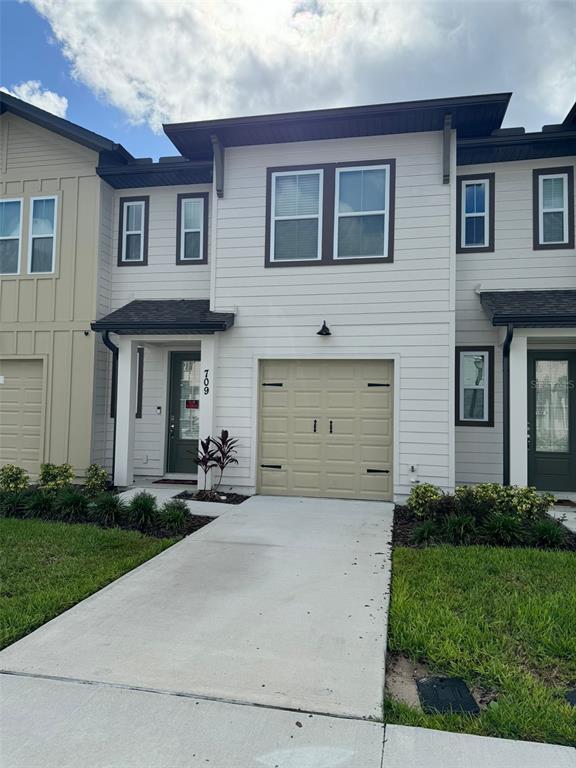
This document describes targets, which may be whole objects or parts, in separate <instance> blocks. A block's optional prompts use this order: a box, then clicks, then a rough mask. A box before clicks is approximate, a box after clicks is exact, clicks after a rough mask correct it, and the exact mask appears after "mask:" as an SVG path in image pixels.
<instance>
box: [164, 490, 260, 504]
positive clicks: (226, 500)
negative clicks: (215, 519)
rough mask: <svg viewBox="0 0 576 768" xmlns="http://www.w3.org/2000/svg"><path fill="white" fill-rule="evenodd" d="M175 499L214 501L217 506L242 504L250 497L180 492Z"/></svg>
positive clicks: (209, 492)
mask: <svg viewBox="0 0 576 768" xmlns="http://www.w3.org/2000/svg"><path fill="white" fill-rule="evenodd" d="M175 498H176V499H186V501H216V502H218V503H219V504H242V502H243V501H246V499H249V498H250V496H243V495H242V494H241V493H223V492H222V491H197V492H196V493H192V491H182V493H179V494H178V495H177V496H175Z"/></svg>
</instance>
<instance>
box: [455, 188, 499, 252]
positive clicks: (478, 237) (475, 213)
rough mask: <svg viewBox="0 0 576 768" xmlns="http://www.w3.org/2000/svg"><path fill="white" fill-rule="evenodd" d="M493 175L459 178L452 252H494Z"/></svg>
mask: <svg viewBox="0 0 576 768" xmlns="http://www.w3.org/2000/svg"><path fill="white" fill-rule="evenodd" d="M494 178H495V176H494V174H493V173H488V174H485V175H484V176H459V177H458V184H457V233H456V237H457V242H456V252H457V253H465V252H467V251H471V252H474V253H477V252H481V253H482V252H487V251H493V250H494Z"/></svg>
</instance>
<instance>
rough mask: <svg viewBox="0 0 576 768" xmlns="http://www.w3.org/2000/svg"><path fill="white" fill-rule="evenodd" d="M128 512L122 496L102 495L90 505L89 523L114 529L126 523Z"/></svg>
mask: <svg viewBox="0 0 576 768" xmlns="http://www.w3.org/2000/svg"><path fill="white" fill-rule="evenodd" d="M127 516H128V511H127V509H126V504H125V503H124V502H123V501H122V499H121V498H120V496H116V495H114V494H112V493H102V494H100V496H97V497H96V498H95V499H94V501H93V502H92V503H91V504H90V508H89V511H88V521H89V522H93V523H96V524H97V525H101V526H103V527H104V528H114V527H115V526H120V525H123V524H124V523H125V522H126V519H127Z"/></svg>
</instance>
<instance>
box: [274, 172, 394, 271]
mask: <svg viewBox="0 0 576 768" xmlns="http://www.w3.org/2000/svg"><path fill="white" fill-rule="evenodd" d="M394 175H395V163H394V160H377V161H365V162H363V163H340V164H336V163H329V164H322V165H319V166H313V167H311V166H304V167H291V168H269V169H268V180H267V216H266V266H267V267H274V266H303V265H314V264H323V265H326V264H337V263H338V264H340V263H354V264H357V263H359V262H373V261H392V260H393V254H392V243H393V214H394Z"/></svg>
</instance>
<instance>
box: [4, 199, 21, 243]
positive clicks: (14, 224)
mask: <svg viewBox="0 0 576 768" xmlns="http://www.w3.org/2000/svg"><path fill="white" fill-rule="evenodd" d="M19 236H20V201H19V200H4V201H0V237H11V238H12V237H14V238H17V239H18V237H19Z"/></svg>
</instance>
